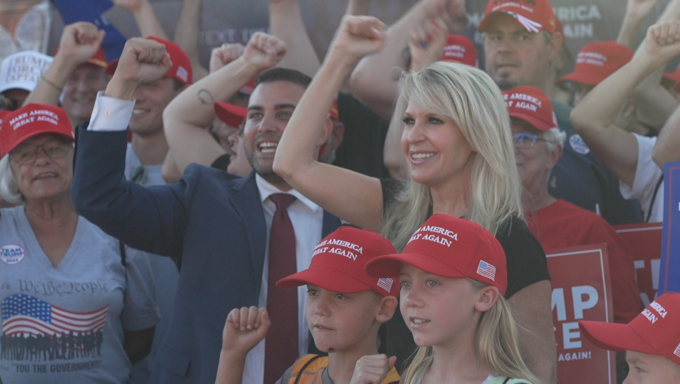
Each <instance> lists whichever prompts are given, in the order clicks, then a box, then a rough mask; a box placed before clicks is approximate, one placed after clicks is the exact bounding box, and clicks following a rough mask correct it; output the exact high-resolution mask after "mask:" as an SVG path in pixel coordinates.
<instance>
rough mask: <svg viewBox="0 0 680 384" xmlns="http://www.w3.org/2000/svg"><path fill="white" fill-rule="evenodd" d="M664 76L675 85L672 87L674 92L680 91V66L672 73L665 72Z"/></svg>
mask: <svg viewBox="0 0 680 384" xmlns="http://www.w3.org/2000/svg"><path fill="white" fill-rule="evenodd" d="M663 78H664V79H665V80H669V81H671V82H672V84H673V87H672V88H671V89H672V90H673V92H675V93H680V66H678V68H676V69H675V71H673V72H671V73H664V74H663Z"/></svg>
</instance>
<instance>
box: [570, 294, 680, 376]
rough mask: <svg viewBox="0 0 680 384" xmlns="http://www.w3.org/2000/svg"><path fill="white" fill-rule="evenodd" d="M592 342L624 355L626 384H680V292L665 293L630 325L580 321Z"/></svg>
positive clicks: (585, 334)
mask: <svg viewBox="0 0 680 384" xmlns="http://www.w3.org/2000/svg"><path fill="white" fill-rule="evenodd" d="M578 325H579V328H581V332H583V335H584V336H585V337H586V339H588V340H589V341H590V342H591V343H593V344H595V345H596V346H598V347H600V348H603V349H608V350H610V351H616V352H625V353H626V361H627V362H628V366H629V367H630V371H629V372H628V377H626V380H625V381H624V382H623V384H678V383H680V293H676V292H666V293H664V294H663V295H661V296H659V297H658V298H657V299H656V300H654V301H653V302H652V303H651V304H649V306H648V307H647V308H646V309H645V310H644V311H642V313H640V314H639V315H638V316H637V317H636V318H635V319H633V320H632V321H631V322H630V323H628V324H611V323H602V322H597V321H586V320H581V321H579V324H578Z"/></svg>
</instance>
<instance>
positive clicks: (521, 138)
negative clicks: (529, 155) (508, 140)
mask: <svg viewBox="0 0 680 384" xmlns="http://www.w3.org/2000/svg"><path fill="white" fill-rule="evenodd" d="M538 140H540V141H545V139H544V138H542V137H538V136H536V135H534V134H532V133H528V132H520V133H515V134H514V135H513V138H512V142H513V143H515V148H525V149H526V148H533V147H534V144H536V141H538Z"/></svg>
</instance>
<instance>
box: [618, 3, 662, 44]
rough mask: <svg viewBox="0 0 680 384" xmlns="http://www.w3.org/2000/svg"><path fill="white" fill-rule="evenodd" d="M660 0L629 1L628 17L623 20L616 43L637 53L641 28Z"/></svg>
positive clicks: (627, 6)
mask: <svg viewBox="0 0 680 384" xmlns="http://www.w3.org/2000/svg"><path fill="white" fill-rule="evenodd" d="M658 1H659V0H628V4H627V5H626V15H625V16H624V18H623V23H622V24H621V29H620V30H619V36H618V37H617V38H616V42H617V43H619V44H623V45H625V46H626V47H628V48H630V49H631V50H632V51H635V49H636V48H637V38H638V33H639V32H640V27H641V26H642V24H643V23H644V22H645V20H647V17H648V16H649V14H650V13H651V12H652V10H653V9H654V6H655V5H656V3H658Z"/></svg>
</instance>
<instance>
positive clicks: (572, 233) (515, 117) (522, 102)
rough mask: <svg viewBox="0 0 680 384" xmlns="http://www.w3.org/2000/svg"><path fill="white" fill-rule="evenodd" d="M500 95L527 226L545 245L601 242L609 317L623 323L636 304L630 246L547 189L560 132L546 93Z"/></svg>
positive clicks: (633, 313)
mask: <svg viewBox="0 0 680 384" xmlns="http://www.w3.org/2000/svg"><path fill="white" fill-rule="evenodd" d="M503 97H504V98H505V103H506V106H507V108H508V112H509V114H510V118H511V126H512V133H513V136H514V143H515V157H516V159H517V168H518V169H519V175H520V179H521V181H522V186H523V187H524V188H523V192H522V206H523V208H524V214H525V216H526V219H527V223H528V224H529V229H531V232H532V233H533V234H534V236H536V238H537V239H538V241H539V242H540V243H541V245H542V246H543V248H544V249H545V250H547V251H549V250H551V249H557V248H564V247H573V246H577V245H588V244H600V243H607V254H608V256H609V269H610V275H611V281H612V285H613V287H612V292H613V296H614V321H615V322H617V323H628V322H629V321H631V320H632V319H633V318H634V317H635V316H636V315H637V314H638V313H639V312H640V310H641V309H642V307H641V306H642V303H641V301H640V292H639V290H638V287H637V285H636V284H635V269H634V264H633V255H632V253H631V250H630V249H629V248H628V247H627V245H626V244H625V242H624V240H623V239H621V237H619V235H618V234H617V233H616V231H615V230H614V228H612V226H611V225H609V224H608V223H607V222H606V221H605V220H604V219H603V218H601V217H600V216H598V215H596V214H595V213H593V212H591V211H588V210H585V209H582V208H579V207H577V206H576V205H573V204H571V203H568V202H566V201H564V200H561V199H556V198H554V197H553V196H551V195H550V194H549V193H548V183H549V182H550V180H549V177H550V172H551V171H552V169H553V168H554V167H555V164H556V163H557V161H558V160H559V158H560V156H561V155H562V146H563V144H564V139H565V136H566V135H565V133H564V132H562V131H560V130H559V128H558V127H557V122H556V120H555V118H554V114H553V109H552V103H551V102H550V99H549V98H548V97H547V96H546V95H545V94H544V93H543V92H542V91H540V90H539V89H537V88H534V87H530V86H521V87H516V88H513V89H510V90H507V91H503Z"/></svg>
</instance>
